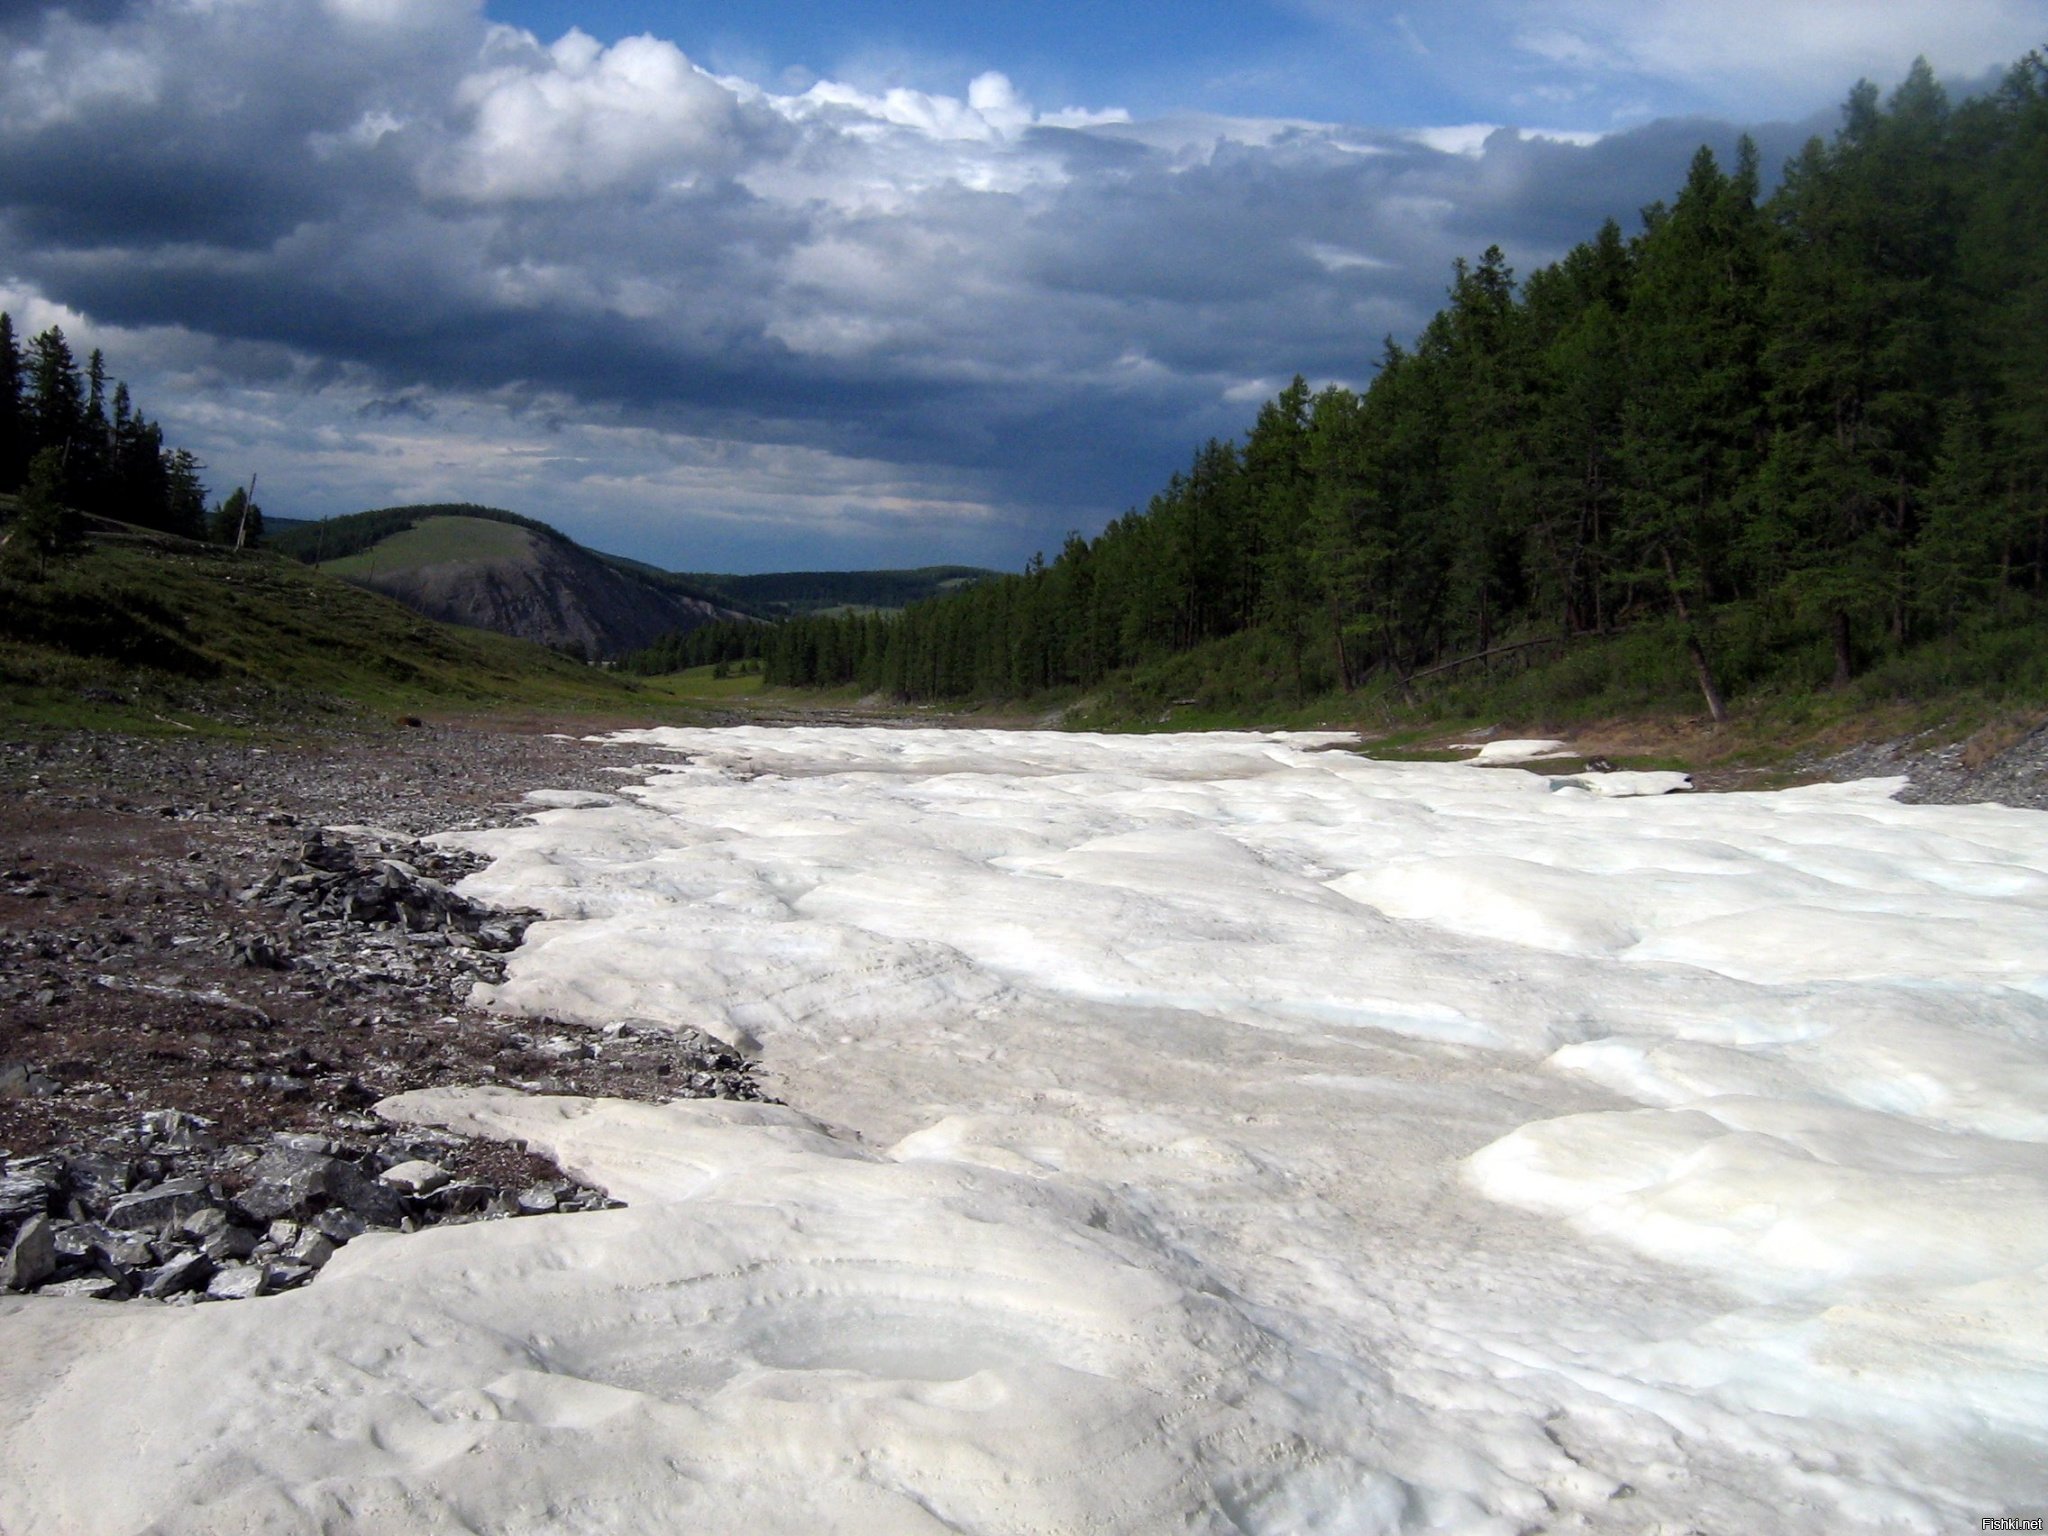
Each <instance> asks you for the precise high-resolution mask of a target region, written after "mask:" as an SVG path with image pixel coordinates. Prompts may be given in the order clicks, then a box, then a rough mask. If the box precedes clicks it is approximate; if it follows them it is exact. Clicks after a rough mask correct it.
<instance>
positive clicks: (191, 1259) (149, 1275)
mask: <svg viewBox="0 0 2048 1536" xmlns="http://www.w3.org/2000/svg"><path fill="white" fill-rule="evenodd" d="M213 1273H214V1262H213V1260H212V1259H210V1258H208V1257H207V1256H206V1255H205V1254H203V1253H181V1254H178V1255H177V1256H176V1257H174V1258H172V1259H169V1260H167V1261H166V1262H165V1263H163V1264H160V1265H158V1266H157V1267H156V1268H155V1269H152V1270H149V1271H147V1272H146V1273H145V1274H143V1275H142V1276H141V1281H142V1285H141V1290H140V1294H141V1295H144V1296H148V1297H150V1298H152V1299H154V1300H158V1301H161V1300H162V1299H163V1298H164V1297H166V1296H176V1295H178V1294H180V1293H181V1292H184V1291H196V1290H199V1289H200V1288H201V1287H203V1286H204V1285H205V1284H206V1283H207V1282H208V1281H209V1280H211V1279H212V1278H213Z"/></svg>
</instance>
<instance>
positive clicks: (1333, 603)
mask: <svg viewBox="0 0 2048 1536" xmlns="http://www.w3.org/2000/svg"><path fill="white" fill-rule="evenodd" d="M1330 638H1331V639H1332V640H1333V641H1335V642H1336V645H1337V686H1338V687H1340V688H1342V689H1343V690H1344V691H1345V692H1346V693H1349V692H1350V691H1351V660H1350V658H1349V657H1347V656H1346V655H1345V654H1344V616H1343V614H1342V613H1340V612H1339V611H1338V608H1337V600H1336V599H1335V598H1331V599H1330Z"/></svg>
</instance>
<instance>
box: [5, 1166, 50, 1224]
mask: <svg viewBox="0 0 2048 1536" xmlns="http://www.w3.org/2000/svg"><path fill="white" fill-rule="evenodd" d="M62 1187H63V1186H62V1180H61V1177H60V1176H59V1175H58V1174H57V1173H55V1172H54V1171H52V1170H50V1169H46V1168H30V1169H22V1168H20V1167H15V1168H10V1169H9V1170H8V1171H7V1172H6V1173H5V1174H0V1221H19V1220H21V1219H22V1218H23V1217H25V1216H36V1215H40V1214H41V1213H42V1212H44V1211H47V1210H48V1209H49V1208H50V1206H51V1205H52V1204H53V1203H54V1202H55V1200H56V1198H57V1192H58V1190H59V1189H61V1188H62Z"/></svg>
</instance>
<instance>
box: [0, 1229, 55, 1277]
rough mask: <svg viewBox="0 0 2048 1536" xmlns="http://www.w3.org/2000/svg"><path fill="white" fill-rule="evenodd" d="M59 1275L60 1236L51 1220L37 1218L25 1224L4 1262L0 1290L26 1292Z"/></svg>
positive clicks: (1, 1269) (0, 1268)
mask: <svg viewBox="0 0 2048 1536" xmlns="http://www.w3.org/2000/svg"><path fill="white" fill-rule="evenodd" d="M56 1272H57V1234H56V1231H55V1229H54V1227H53V1226H52V1224H51V1222H50V1218H49V1217H47V1216H43V1215H35V1216H31V1217H29V1219H28V1220H27V1221H25V1222H23V1223H22V1226H21V1230H20V1231H19V1232H17V1233H15V1234H14V1241H13V1243H12V1244H10V1245H9V1247H8V1249H7V1257H6V1258H5V1259H0V1290H9V1291H26V1290H29V1289H31V1288H32V1287H34V1286H38V1285H41V1284H42V1283H43V1282H44V1281H45V1280H47V1279H49V1278H50V1276H51V1275H53V1274H55V1273H56Z"/></svg>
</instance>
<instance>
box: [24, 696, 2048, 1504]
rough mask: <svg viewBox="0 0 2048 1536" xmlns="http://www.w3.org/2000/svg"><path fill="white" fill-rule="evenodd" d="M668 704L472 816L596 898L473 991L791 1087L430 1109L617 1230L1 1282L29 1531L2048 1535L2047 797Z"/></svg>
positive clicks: (499, 848) (526, 1230)
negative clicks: (708, 1095) (1752, 788)
mask: <svg viewBox="0 0 2048 1536" xmlns="http://www.w3.org/2000/svg"><path fill="white" fill-rule="evenodd" d="M638 739H640V740H642V741H644V742H645V743H646V744H647V746H648V748H649V756H650V766H649V768H648V782H647V783H645V784H644V785H639V786H623V787H622V792H621V794H620V795H619V796H618V797H616V799H613V800H611V801H609V802H607V801H605V800H604V799H603V797H590V796H563V797H557V802H558V803H557V805H556V808H553V809H548V810H545V811H543V812H541V813H540V814H539V816H538V817H537V821H536V824H535V825H533V826H531V827H525V828H518V829H513V830H507V831H499V832H491V833H482V834H474V835H471V836H469V837H467V838H465V839H464V841H465V842H466V843H467V844H468V845H470V846H474V847H478V848H481V849H483V850H484V851H486V852H488V853H490V854H492V855H494V856H495V857H496V859H497V862H496V863H495V864H494V865H493V866H492V868H491V869H490V870H489V871H487V872H486V873H485V874H483V875H481V876H478V877H475V878H474V879H473V881H472V882H471V884H470V886H469V887H468V888H469V889H472V890H473V891H474V892H475V893H476V894H479V895H482V896H485V897H488V898H490V899H494V900H499V901H510V902H518V903H523V904H530V905H537V906H541V907H543V908H544V909H546V910H547V911H548V912H549V913H550V914H551V915H552V916H553V917H554V918H555V919H556V921H553V922H550V923H548V924H545V925H542V926H540V927H537V928H535V929H534V930H533V931H532V933H531V934H530V935H529V937H528V943H527V946H526V947H525V948H524V949H523V950H522V951H520V953H519V954H518V956H517V957H516V959H515V962H514V964H513V967H512V971H511V976H510V979H509V981H508V982H507V984H506V985H505V986H504V987H503V988H502V989H500V992H499V995H498V997H497V998H496V1003H497V1005H498V1006H500V1007H504V1008H512V1009H523V1010H531V1011H536V1012H548V1013H552V1014H555V1015H557V1016H560V1017H567V1018H575V1019H581V1020H586V1021H590V1022H604V1021H608V1020H612V1019H617V1018H629V1017H631V1018H643V1019H652V1020H657V1021H668V1022H676V1023H687V1024H693V1025H697V1026H699V1027H703V1028H707V1029H709V1030H711V1031H713V1032H714V1033H720V1034H724V1035H726V1036H727V1037H729V1038H731V1039H734V1040H735V1041H743V1042H745V1043H747V1044H748V1045H749V1046H750V1047H758V1048H759V1049H760V1050H761V1051H762V1052H763V1053H764V1055H765V1059H766V1063H767V1066H768V1069H769V1072H770V1074H771V1078H772V1082H773V1085H774V1086H775V1087H776V1089H777V1090H778V1091H779V1092H780V1093H781V1094H782V1095H783V1096H784V1097H786V1098H787V1099H788V1100H789V1102H790V1105H791V1106H792V1107H791V1108H790V1109H788V1110H781V1109H772V1108H770V1109H763V1108H761V1107H758V1106H740V1105H720V1104H714V1103H703V1104H678V1105H673V1106H666V1107H653V1106H647V1105H629V1104H621V1103H614V1102H592V1101H580V1100H530V1099H519V1098H516V1097H514V1096H511V1095H504V1094H435V1095H418V1096H414V1097H413V1098H412V1099H410V1100H409V1101H407V1102H406V1103H404V1104H403V1105H401V1109H402V1110H403V1111H404V1112H405V1113H408V1114H410V1115H413V1116H416V1117H418V1118H420V1119H422V1120H426V1121H431V1122H433V1123H439V1124H449V1125H455V1126H457V1127H458V1128H465V1129H467V1128H477V1127H483V1128H488V1129H491V1130H494V1131H496V1132H499V1133H501V1134H503V1133H509V1134H514V1135H518V1136H523V1137H526V1138H528V1139H530V1140H533V1141H535V1142H537V1143H544V1144H546V1145H547V1146H549V1147H551V1148H553V1149H554V1150H555V1151H556V1152H557V1153H558V1155H559V1156H560V1157H561V1159H562V1160H563V1161H564V1163H565V1164H567V1165H568V1166H570V1167H572V1168H574V1169H576V1170H578V1171H580V1172H583V1173H585V1174H587V1175H589V1176H590V1177H592V1178H594V1179H596V1180H597V1181H599V1182H601V1183H604V1184H606V1185H608V1186H609V1187H610V1188H612V1190H613V1191H614V1192H615V1193H617V1194H619V1195H621V1196H622V1197H623V1198H625V1199H626V1200H628V1201H629V1202H631V1203H630V1205H629V1207H628V1208H627V1209H624V1210H619V1211H612V1212H607V1213H603V1214H599V1215H593V1216H583V1217H576V1218H563V1219H559V1220H552V1221H528V1222H518V1223H506V1224H494V1225H486V1226H472V1227H465V1228H458V1229H442V1230H437V1231H433V1232H428V1233H424V1234H421V1235H418V1236H415V1237H410V1238H388V1239H379V1238H374V1237H373V1238H369V1239H364V1240H361V1241H359V1242H357V1243H353V1244H351V1245H350V1246H349V1247H348V1248H346V1249H344V1250H343V1252H342V1253H341V1255H340V1256H339V1257H338V1258H337V1259H336V1260H335V1261H334V1263H333V1264H332V1265H331V1266H330V1268H329V1270H328V1271H327V1273H326V1274H325V1275H324V1276H323V1277H322V1279H321V1280H320V1282H319V1283H318V1284H317V1285H314V1286H312V1287H311V1288H309V1289H307V1290H305V1291H302V1292H298V1293H294V1294H292V1295H290V1296H285V1297H280V1298H276V1299H274V1300H266V1301H259V1302H249V1303H241V1304H237V1305H234V1306H216V1307H204V1308H197V1309H189V1310H183V1311H171V1310H165V1309H155V1308H145V1307H142V1306H139V1305H131V1306H127V1307H120V1308H113V1307H105V1306H95V1305H94V1304H92V1303H74V1304H69V1305H65V1304H62V1303H59V1304H54V1307H53V1305H52V1304H48V1303H34V1302H11V1303H4V1304H0V1385H4V1388H5V1396H6V1398H7V1399H8V1402H7V1406H6V1407H5V1408H4V1409H0V1412H4V1414H5V1425H6V1433H5V1434H4V1436H0V1484H4V1485H6V1487H7V1492H6V1493H5V1494H4V1496H0V1498H4V1500H5V1502H4V1503H0V1526H4V1527H5V1529H6V1530H7V1531H8V1532H9V1536H20V1533H21V1532H31V1533H32V1532H36V1531H63V1532H72V1531H77V1532H99V1531H106V1532H129V1531H139V1530H145V1529H146V1530H162V1531H165V1532H224V1531H241V1530H248V1531H258V1530H262V1531H270V1530H280V1531H281V1530H300V1529H303V1530H322V1529H332V1530H349V1531H354V1530H364V1531H386V1530H388V1531H406V1532H412V1531H434V1530H451V1531H453V1530H476V1531H490V1532H542V1531H579V1532H580V1531H590V1532H597V1531H636V1532H637V1531H646V1532H657V1531H661V1532H666V1531H685V1530H690V1531H694V1530H703V1531H739V1530H747V1531H788V1532H804V1533H811V1532H819V1531H848V1532H863V1533H865V1532H873V1533H878V1536H880V1533H888V1536H897V1533H921V1532H939V1531H975V1532H1021V1531H1045V1532H1084V1531H1120V1532H1121V1531H1128V1532H1154V1531H1214V1532H1232V1531H1244V1532H1295V1531H1329V1532H1372V1531H1383V1530H1384V1531H1410V1530H1415V1531H1420V1530H1439V1529H1441V1530H1451V1531H1470V1532H1501V1533H1508V1532H1523V1531H1535V1530H1555V1531H1577V1530H1596V1531H1616V1532H1623V1531H1625V1532H1645V1531H1667V1530H1668V1531H1671V1532H1682V1531H1687V1530H1692V1529H1699V1530H1703V1531H1714V1532H1721V1531H1738V1530H1739V1531H1758V1532H1768V1531H1816V1532H1817V1531H1824V1530H1825V1531H1839V1530H1845V1529H1894V1528H1895V1529H1901V1530H1925V1531H1960V1530H1964V1529H1974V1528H1975V1525H1976V1522H1977V1520H1978V1518H1979V1517H1981V1516H1987V1515H2002V1514H2012V1513H2028V1512H2035V1513H2038V1512H2042V1511H2043V1510H2044V1509H2048V1451H2044V1446H2048V817H2044V816H2042V815H2040V814H2038V813H2034V812H2024V811H2013V810H2005V809H2000V808H1935V807H1908V806H1900V805H1897V804H1894V803H1892V802H1890V801H1889V799H1888V798H1887V789H1888V786H1886V785H1882V784H1861V785H1843V786H1827V787H1817V788H1813V789H1807V790H1799V791H1792V792H1788V793H1782V794H1775V795H1743V796H1664V797H1655V798H1635V799H1627V798H1607V797H1603V796H1598V795H1594V794H1591V793H1587V792H1586V791H1585V790H1584V789H1582V788H1579V787H1576V786H1570V785H1565V786H1557V785H1554V783H1553V781H1551V780H1549V779H1547V778H1545V777H1543V776H1541V775H1540V774H1534V773H1526V772H1521V771H1515V770H1493V769H1481V768H1475V767H1469V766H1459V765H1425V764H1415V765H1395V764H1383V763H1373V762H1369V761H1365V760H1362V759H1360V758H1358V757H1356V756H1354V755H1352V754H1349V753H1344V752H1335V751H1314V750H1310V748H1312V747H1314V746H1315V745H1316V744H1317V743H1316V740H1315V739H1314V738H1305V737H1298V736H1297V737H1285V738H1281V737H1261V736H1253V735H1218V736H1202V737H1148V738H1116V739H1107V738H1090V737H1076V736H1066V735H1017V734H1001V733H978V732H936V731H932V732H911V731H884V730H823V729H819V730H767V729H760V730H728V731H677V730H662V731H649V732H644V733H640V734H639V737H638ZM678 754H681V755H678ZM57 1309H61V1318H62V1321H61V1322H53V1321H52V1319H53V1317H55V1316H58V1315H59V1313H58V1311H57ZM110 1466H111V1467H113V1468H114V1469H116V1470H115V1474H114V1475H111V1476H110V1475H109V1468H110ZM152 1522H154V1523H152ZM17 1526H19V1528H20V1530H19V1531H17V1529H16V1527H17Z"/></svg>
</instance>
